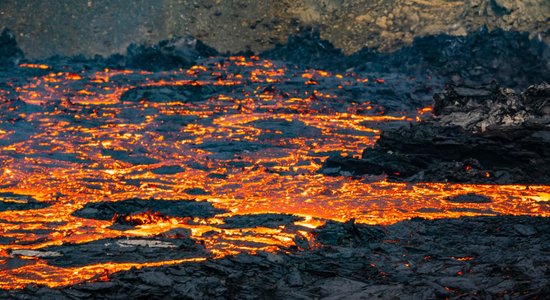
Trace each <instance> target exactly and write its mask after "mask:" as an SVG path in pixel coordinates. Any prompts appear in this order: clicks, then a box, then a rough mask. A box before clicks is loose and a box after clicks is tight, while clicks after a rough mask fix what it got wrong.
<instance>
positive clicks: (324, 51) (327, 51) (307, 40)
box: [260, 28, 346, 69]
mask: <svg viewBox="0 0 550 300" xmlns="http://www.w3.org/2000/svg"><path fill="white" fill-rule="evenodd" d="M260 56H261V57H266V58H270V59H274V60H283V61H286V62H290V63H294V64H297V65H300V66H306V67H312V68H330V69H335V68H336V69H342V68H345V67H346V66H345V64H344V63H345V61H344V58H345V57H344V55H343V53H342V51H341V50H340V49H338V48H335V47H334V45H332V44H331V43H330V42H329V41H327V40H324V39H321V37H320V33H319V30H317V29H315V28H302V29H301V30H300V31H299V32H298V33H297V34H295V35H291V36H289V37H288V40H287V42H286V43H285V44H278V45H277V46H276V47H275V48H273V49H271V50H267V51H264V52H262V53H261V54H260Z"/></svg>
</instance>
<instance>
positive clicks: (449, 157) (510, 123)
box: [321, 84, 550, 183]
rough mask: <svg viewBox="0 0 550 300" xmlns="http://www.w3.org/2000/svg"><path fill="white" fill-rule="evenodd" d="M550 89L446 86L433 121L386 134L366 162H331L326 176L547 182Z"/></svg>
mask: <svg viewBox="0 0 550 300" xmlns="http://www.w3.org/2000/svg"><path fill="white" fill-rule="evenodd" d="M549 91H550V85H548V84H543V85H538V86H532V87H530V88H529V89H528V90H527V91H526V92H525V93H523V94H516V93H515V92H514V91H513V90H510V89H504V88H498V87H497V86H485V87H481V88H474V87H448V89H447V90H446V91H445V93H442V94H438V95H436V96H435V97H434V98H435V105H434V114H435V117H434V119H433V120H431V121H427V122H422V123H419V124H414V125H410V126H409V127H401V128H399V129H396V130H387V131H383V132H382V133H381V136H380V139H379V140H378V141H377V143H376V145H375V147H374V148H373V149H370V148H369V149H365V151H364V152H363V156H362V159H360V160H359V159H354V158H342V157H338V156H335V157H332V158H329V159H328V160H327V161H326V162H325V164H324V166H323V168H322V169H321V172H322V173H325V174H327V175H338V174H340V175H364V174H371V175H380V174H382V173H386V174H387V175H388V176H389V177H390V178H391V179H395V180H411V181H443V182H445V181H451V182H488V183H518V182H521V183H548V182H550V177H549V176H548V174H550V113H549V109H548V107H549V106H548V105H549V103H550V98H549V97H548V96H547V95H548V93H549Z"/></svg>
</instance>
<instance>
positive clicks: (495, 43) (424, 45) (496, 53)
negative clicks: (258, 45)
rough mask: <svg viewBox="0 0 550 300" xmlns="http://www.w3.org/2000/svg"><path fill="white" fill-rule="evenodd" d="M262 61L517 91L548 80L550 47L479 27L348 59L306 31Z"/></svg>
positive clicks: (367, 51)
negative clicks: (432, 78)
mask: <svg viewBox="0 0 550 300" xmlns="http://www.w3.org/2000/svg"><path fill="white" fill-rule="evenodd" d="M260 55H261V56H263V57H267V58H270V59H276V60H284V61H287V62H290V63H293V64H296V65H299V66H302V67H312V68H324V69H329V70H339V71H343V70H346V69H349V70H354V71H361V72H363V71H365V72H373V73H380V72H383V73H391V72H397V73H405V74H410V75H412V76H417V77H425V76H427V75H431V76H437V77H441V78H443V79H444V80H447V81H452V82H454V83H457V84H468V85H472V84H479V83H485V84H487V83H489V82H491V81H492V80H496V82H497V83H499V84H501V85H503V86H507V87H510V88H514V89H521V88H526V87H528V86H529V85H531V84H535V83H541V82H545V81H546V82H548V81H550V63H549V62H550V47H549V46H548V45H547V44H546V43H544V42H543V41H540V40H538V39H530V38H529V34H528V33H524V32H514V31H503V30H501V29H496V30H493V31H489V30H488V29H487V28H486V27H481V28H480V29H479V30H477V31H475V32H471V33H469V34H468V35H466V36H452V35H447V34H438V35H431V36H425V37H417V38H415V40H414V41H413V43H412V44H411V45H410V46H406V47H403V48H401V49H399V50H397V51H394V52H391V53H384V52H379V51H377V50H376V49H372V48H368V47H365V48H363V49H361V50H359V51H358V52H356V53H353V54H351V55H349V56H346V55H344V54H343V53H342V52H341V51H340V49H337V48H335V47H334V46H333V45H332V44H331V43H330V42H328V41H326V40H324V39H321V37H320V35H319V32H318V31H317V30H314V29H311V28H304V29H302V30H301V31H300V32H298V33H297V34H295V35H292V36H290V37H289V38H288V41H287V43H286V44H280V45H277V46H276V47H275V48H274V49H271V50H268V51H265V52H262V53H261V54H260Z"/></svg>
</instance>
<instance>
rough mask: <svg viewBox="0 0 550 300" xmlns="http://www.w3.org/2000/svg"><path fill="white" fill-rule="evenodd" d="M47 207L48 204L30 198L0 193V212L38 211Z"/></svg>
mask: <svg viewBox="0 0 550 300" xmlns="http://www.w3.org/2000/svg"><path fill="white" fill-rule="evenodd" d="M47 206H50V204H49V203H46V202H40V201H36V200H35V199H34V198H32V197H31V196H27V195H19V194H14V193H0V211H6V210H27V209H38V208H44V207H47Z"/></svg>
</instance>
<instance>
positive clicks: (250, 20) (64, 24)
mask: <svg viewBox="0 0 550 300" xmlns="http://www.w3.org/2000/svg"><path fill="white" fill-rule="evenodd" d="M549 15H550V5H548V1H546V0H524V1H514V0H437V1H435V0H430V1H427V0H406V1H402V0H377V1H370V0H369V1H367V0H351V1H338V0H320V1H316V0H299V1H296V0H284V1H254V0H231V1H219V0H207V1H187V0H154V1H153V0H139V1H127V0H88V1H68V0H63V1H59V0H44V1H36V0H17V1H16V0H5V1H1V2H0V30H1V29H2V27H9V28H11V29H12V30H13V31H14V32H15V33H16V35H17V36H18V40H19V42H20V44H21V47H22V48H23V50H24V52H25V53H26V54H27V55H28V57H32V58H44V57H47V56H51V55H55V54H59V55H77V54H85V55H88V56H92V55H95V54H102V55H109V54H113V53H117V52H118V53H124V51H125V49H126V47H127V46H128V44H130V43H135V42H138V43H142V42H146V43H150V44H153V43H156V42H158V41H159V40H162V39H168V38H171V37H172V36H173V35H180V36H185V35H193V36H196V37H197V38H200V39H201V40H203V41H205V42H206V43H207V44H209V45H211V46H213V47H214V48H216V49H218V50H219V51H221V52H225V51H232V52H238V51H242V50H246V49H252V50H253V51H256V52H260V51H264V50H266V49H270V48H273V47H274V46H275V44H276V43H280V42H283V41H285V40H286V38H287V37H288V36H289V35H290V34H293V33H295V32H297V31H298V30H299V28H301V27H304V26H314V27H318V28H320V30H321V36H322V37H323V38H324V39H327V40H329V41H330V42H332V43H333V44H335V45H336V46H337V47H338V48H341V49H343V50H344V52H345V53H347V54H349V53H353V52H356V51H358V50H359V49H361V48H363V47H365V46H369V47H372V48H378V49H382V50H385V51H386V50H392V49H396V48H398V47H400V46H402V45H407V44H410V43H411V42H412V41H413V39H414V38H415V37H421V36H425V35H433V34H440V33H449V34H451V35H460V36H463V35H466V33H468V32H472V31H475V30H477V28H479V27H480V26H482V25H487V26H488V27H489V28H490V29H495V28H501V29H504V30H516V31H525V32H528V33H530V35H531V37H532V38H535V39H538V38H540V39H544V40H546V41H547V42H548V30H549V29H550V27H549V26H550V25H549V24H550V22H548V16H549Z"/></svg>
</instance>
